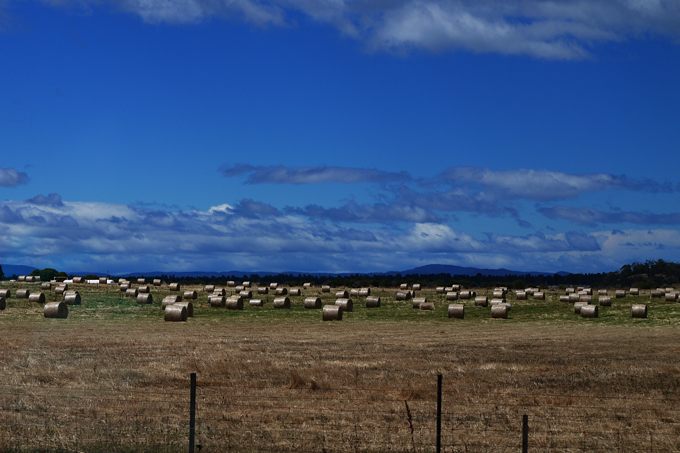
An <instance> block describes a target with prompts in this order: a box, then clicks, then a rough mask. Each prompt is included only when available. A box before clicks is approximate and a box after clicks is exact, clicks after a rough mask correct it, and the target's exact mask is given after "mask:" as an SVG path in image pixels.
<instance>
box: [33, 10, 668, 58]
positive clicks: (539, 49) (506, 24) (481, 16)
mask: <svg viewBox="0 0 680 453" xmlns="http://www.w3.org/2000/svg"><path fill="white" fill-rule="evenodd" d="M44 1H46V2H47V3H50V4H57V5H62V4H77V5H95V6H96V5H99V4H101V3H102V2H103V1H105V0H44ZM110 3H112V4H114V5H116V6H118V7H121V8H123V9H124V10H126V11H129V12H131V13H133V14H136V15H138V16H140V17H141V18H142V19H143V20H145V21H147V22H152V23H171V24H177V23H179V24H182V23H196V22H200V21H202V20H206V19H208V18H211V17H231V16H235V17H240V18H242V19H243V20H246V21H248V22H252V23H255V24H259V25H269V24H272V25H284V26H287V25H291V24H293V23H295V22H296V18H297V17H299V15H300V14H302V15H304V16H307V17H309V18H310V19H311V20H314V21H317V22H320V23H324V24H329V25H330V26H333V27H335V28H337V29H338V30H340V31H341V32H342V33H343V34H345V35H348V36H352V37H354V38H356V39H361V40H364V41H365V42H367V43H369V44H370V46H371V47H373V48H374V49H388V50H397V51H401V50H403V49H429V50H447V49H451V50H462V51H471V52H483V53H500V54H509V55H528V56H531V57H536V58H547V59H577V58H585V57H587V56H588V55H589V54H590V53H591V49H592V48H593V47H594V46H595V45H596V44H597V43H601V42H609V41H624V40H628V39H631V38H635V37H637V36H640V35H646V34H656V35H659V36H667V37H670V38H671V39H673V40H678V39H679V38H680V2H677V1H676V0H551V1H546V0H521V1H512V2H508V1H505V0H390V1H381V2H376V1H371V0H354V1H349V0H317V1H314V0H121V1H115V2H114V1H111V0H110Z"/></svg>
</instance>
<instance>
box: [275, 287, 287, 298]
mask: <svg viewBox="0 0 680 453" xmlns="http://www.w3.org/2000/svg"><path fill="white" fill-rule="evenodd" d="M274 294H275V295H277V296H285V295H287V294H288V288H276V290H275V291H274Z"/></svg>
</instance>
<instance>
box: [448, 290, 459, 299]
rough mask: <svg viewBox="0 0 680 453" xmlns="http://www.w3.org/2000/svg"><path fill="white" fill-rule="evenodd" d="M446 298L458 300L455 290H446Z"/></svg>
mask: <svg viewBox="0 0 680 453" xmlns="http://www.w3.org/2000/svg"><path fill="white" fill-rule="evenodd" d="M446 300H458V293H457V292H456V291H449V292H447V293H446Z"/></svg>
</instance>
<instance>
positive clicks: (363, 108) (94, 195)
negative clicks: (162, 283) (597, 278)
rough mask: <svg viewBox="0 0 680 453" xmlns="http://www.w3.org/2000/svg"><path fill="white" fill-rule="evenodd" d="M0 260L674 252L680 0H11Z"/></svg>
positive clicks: (357, 260) (188, 263) (1, 76)
mask: <svg viewBox="0 0 680 453" xmlns="http://www.w3.org/2000/svg"><path fill="white" fill-rule="evenodd" d="M0 56H1V58H0V200H1V201H0V262H4V263H19V264H31V265H35V266H41V267H42V266H48V265H49V266H56V267H58V268H61V269H66V270H96V271H109V272H127V271H145V270H232V269H239V270H274V271H285V270H301V271H382V270H395V269H405V268H409V267H412V266H416V265H422V264H428V263H450V264H458V265H470V266H479V267H507V268H512V269H518V270H546V271H559V270H567V271H573V272H579V271H588V272H590V271H608V270H613V269H617V268H618V267H619V266H621V265H622V264H625V263H627V262H630V261H638V260H646V259H656V258H664V259H669V260H680V230H679V228H678V226H679V225H680V206H679V203H678V201H679V200H680V196H679V192H680V176H678V174H677V173H678V163H680V157H679V156H680V127H679V125H680V83H679V82H678V81H679V80H680V3H678V2H676V1H671V0H667V1H666V0H607V1H604V0H603V1H569V2H567V1H559V0H553V1H543V0H524V1H516V2H507V1H499V0H477V1H468V0H459V1H437V0H420V1H414V0H390V1H384V2H375V1H373V2H368V1H362V0H355V1H347V0H326V1H309V0H270V1H266V0H263V1H252V0H237V1H226V0H167V1H157V0H121V1H116V2H113V1H107V0H91V1H89V0H71V1H69V0H44V1H27V0H23V1H19V0H0Z"/></svg>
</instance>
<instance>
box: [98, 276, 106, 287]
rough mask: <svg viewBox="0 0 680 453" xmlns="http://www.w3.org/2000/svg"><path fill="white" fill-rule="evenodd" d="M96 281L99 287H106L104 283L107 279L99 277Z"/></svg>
mask: <svg viewBox="0 0 680 453" xmlns="http://www.w3.org/2000/svg"><path fill="white" fill-rule="evenodd" d="M97 280H98V281H99V284H100V285H106V283H107V282H108V279H107V278H106V277H99V278H98V279H97Z"/></svg>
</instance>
